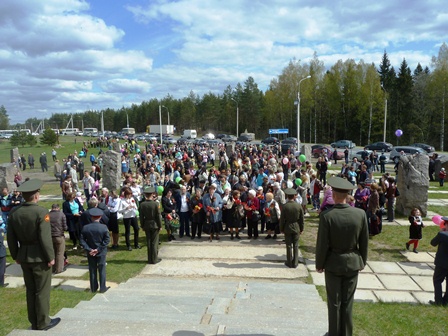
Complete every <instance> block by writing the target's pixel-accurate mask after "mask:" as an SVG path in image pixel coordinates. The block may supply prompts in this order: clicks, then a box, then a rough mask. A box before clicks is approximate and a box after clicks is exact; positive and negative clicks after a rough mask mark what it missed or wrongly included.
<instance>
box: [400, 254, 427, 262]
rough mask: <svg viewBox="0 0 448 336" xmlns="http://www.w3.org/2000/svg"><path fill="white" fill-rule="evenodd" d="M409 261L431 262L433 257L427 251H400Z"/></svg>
mask: <svg viewBox="0 0 448 336" xmlns="http://www.w3.org/2000/svg"><path fill="white" fill-rule="evenodd" d="M400 253H401V254H402V255H404V256H405V257H406V258H407V259H408V260H409V261H411V262H423V263H433V262H434V257H433V256H431V255H430V254H429V253H427V252H423V251H422V252H419V253H414V252H411V251H400Z"/></svg>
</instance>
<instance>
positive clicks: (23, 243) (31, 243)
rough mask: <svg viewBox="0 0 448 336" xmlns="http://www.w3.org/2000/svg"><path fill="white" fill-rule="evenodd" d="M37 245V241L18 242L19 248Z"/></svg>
mask: <svg viewBox="0 0 448 336" xmlns="http://www.w3.org/2000/svg"><path fill="white" fill-rule="evenodd" d="M37 244H39V241H37V240H34V241H30V242H20V245H21V246H30V245H37Z"/></svg>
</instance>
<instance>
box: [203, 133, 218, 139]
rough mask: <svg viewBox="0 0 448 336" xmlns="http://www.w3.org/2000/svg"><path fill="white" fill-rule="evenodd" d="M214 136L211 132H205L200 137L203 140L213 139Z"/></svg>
mask: <svg viewBox="0 0 448 336" xmlns="http://www.w3.org/2000/svg"><path fill="white" fill-rule="evenodd" d="M214 138H215V135H214V134H213V133H207V134H205V135H204V136H203V137H202V139H204V140H213V139H214Z"/></svg>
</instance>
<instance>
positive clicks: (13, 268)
mask: <svg viewBox="0 0 448 336" xmlns="http://www.w3.org/2000/svg"><path fill="white" fill-rule="evenodd" d="M5 275H6V276H14V277H21V276H23V272H22V267H21V266H20V265H19V264H11V265H9V266H8V267H6V270H5Z"/></svg>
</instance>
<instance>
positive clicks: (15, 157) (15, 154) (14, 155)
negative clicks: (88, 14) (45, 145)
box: [9, 147, 20, 163]
mask: <svg viewBox="0 0 448 336" xmlns="http://www.w3.org/2000/svg"><path fill="white" fill-rule="evenodd" d="M19 157H20V155H19V149H18V148H17V147H16V148H13V149H11V150H10V160H9V162H15V163H17V162H19Z"/></svg>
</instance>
